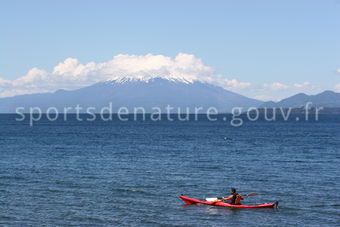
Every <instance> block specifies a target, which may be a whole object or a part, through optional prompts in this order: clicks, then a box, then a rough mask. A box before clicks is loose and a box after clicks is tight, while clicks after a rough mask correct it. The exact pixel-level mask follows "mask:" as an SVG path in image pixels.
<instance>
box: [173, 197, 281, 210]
mask: <svg viewBox="0 0 340 227" xmlns="http://www.w3.org/2000/svg"><path fill="white" fill-rule="evenodd" d="M179 198H181V199H182V200H183V201H184V202H185V203H186V204H188V205H191V204H205V205H210V206H221V207H231V208H273V207H277V205H278V204H279V202H275V203H263V204H258V205H232V204H229V203H226V202H220V201H216V202H215V201H202V200H199V199H194V198H190V197H186V196H183V195H181V196H179Z"/></svg>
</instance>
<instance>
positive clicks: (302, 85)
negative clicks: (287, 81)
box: [293, 81, 311, 88]
mask: <svg viewBox="0 0 340 227" xmlns="http://www.w3.org/2000/svg"><path fill="white" fill-rule="evenodd" d="M310 85H311V84H310V83H309V82H307V81H306V82H303V83H301V84H298V83H296V84H293V86H294V87H296V88H305V87H308V86H310Z"/></svg>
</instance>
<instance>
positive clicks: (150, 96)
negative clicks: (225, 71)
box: [0, 78, 263, 113]
mask: <svg viewBox="0 0 340 227" xmlns="http://www.w3.org/2000/svg"><path fill="white" fill-rule="evenodd" d="M110 102H111V103H112V111H113V112H114V113H115V112H117V111H118V109H119V108H120V107H127V108H128V109H129V111H130V112H131V111H133V108H134V107H144V108H145V109H146V112H154V111H153V109H152V108H153V107H159V108H161V109H162V112H163V113H166V112H165V107H166V106H167V105H170V106H171V107H174V108H175V109H173V110H172V111H171V112H176V113H177V112H178V111H177V108H181V112H186V108H189V110H190V112H191V113H193V112H194V111H195V107H202V108H203V109H204V110H205V111H206V110H207V109H208V108H209V107H215V108H217V109H218V111H219V112H227V111H230V110H231V109H232V108H233V107H243V108H248V107H250V106H254V107H258V106H259V105H261V104H262V103H263V102H261V101H258V100H255V99H250V98H247V97H245V96H242V95H239V94H236V93H234V92H230V91H227V90H225V89H223V88H221V87H218V86H214V85H211V84H207V83H201V82H192V83H191V82H188V81H183V80H167V79H161V78H154V79H150V80H148V81H142V80H129V79H127V80H120V81H107V82H101V83H97V84H94V85H92V86H88V87H84V88H81V89H77V90H73V91H65V90H59V91H56V92H55V93H44V94H32V95H20V96H15V97H10V98H2V99H0V112H2V113H13V112H15V109H16V108H17V107H23V108H24V111H22V112H28V111H29V108H30V107H40V108H41V109H42V111H43V112H45V111H46V109H47V108H48V107H51V106H53V107H56V108H57V109H58V111H59V112H64V107H71V108H72V110H70V111H69V112H75V110H74V108H75V107H76V106H77V104H78V105H79V106H81V107H83V108H84V109H85V108H87V107H94V108H95V110H91V112H100V109H101V108H102V107H108V106H109V103H110ZM84 109H82V110H80V112H86V111H85V110H84ZM200 113H203V112H200Z"/></svg>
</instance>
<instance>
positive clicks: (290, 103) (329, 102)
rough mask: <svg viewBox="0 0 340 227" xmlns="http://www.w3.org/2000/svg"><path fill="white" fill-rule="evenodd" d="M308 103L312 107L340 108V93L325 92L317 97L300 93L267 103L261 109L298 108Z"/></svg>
mask: <svg viewBox="0 0 340 227" xmlns="http://www.w3.org/2000/svg"><path fill="white" fill-rule="evenodd" d="M308 102H311V105H310V106H312V107H332V108H335V107H340V93H336V92H333V91H324V92H322V93H320V94H317V95H306V94H303V93H300V94H296V95H293V96H291V97H289V98H286V99H283V100H281V101H279V102H265V103H263V104H262V105H261V107H278V108H279V107H283V108H289V107H292V108H297V107H303V106H305V105H306V103H308Z"/></svg>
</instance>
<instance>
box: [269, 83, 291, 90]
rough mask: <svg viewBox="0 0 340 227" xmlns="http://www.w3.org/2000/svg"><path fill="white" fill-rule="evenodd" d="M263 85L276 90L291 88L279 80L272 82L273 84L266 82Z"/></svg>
mask: <svg viewBox="0 0 340 227" xmlns="http://www.w3.org/2000/svg"><path fill="white" fill-rule="evenodd" d="M263 87H264V88H266V89H271V90H274V91H277V90H284V89H287V88H289V86H288V85H285V84H282V83H279V82H274V83H271V84H264V85H263Z"/></svg>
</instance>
